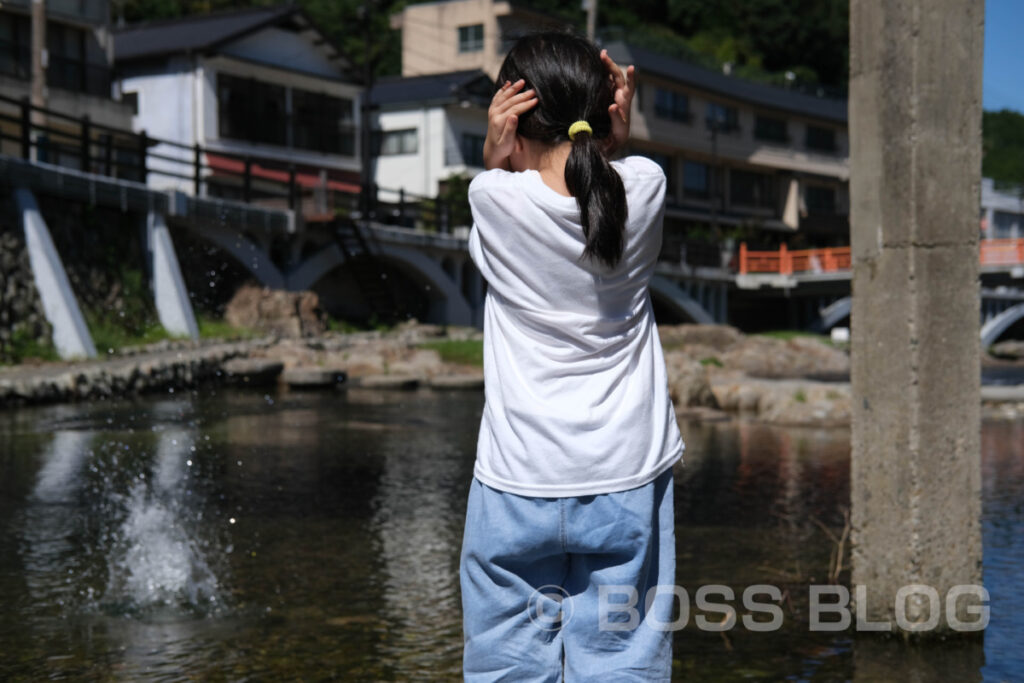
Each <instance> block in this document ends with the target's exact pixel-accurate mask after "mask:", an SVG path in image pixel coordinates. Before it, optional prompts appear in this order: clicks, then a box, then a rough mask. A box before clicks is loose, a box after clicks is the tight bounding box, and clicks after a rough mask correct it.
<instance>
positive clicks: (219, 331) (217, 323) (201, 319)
mask: <svg viewBox="0 0 1024 683" xmlns="http://www.w3.org/2000/svg"><path fill="white" fill-rule="evenodd" d="M196 322H197V323H198V324H199V336H200V337H201V338H203V339H230V340H236V339H253V338H255V337H258V336H260V333H259V331H258V330H253V329H251V328H248V327H235V326H234V325H231V324H229V323H227V322H225V321H224V320H223V319H222V318H208V317H206V316H202V315H201V316H197V318H196Z"/></svg>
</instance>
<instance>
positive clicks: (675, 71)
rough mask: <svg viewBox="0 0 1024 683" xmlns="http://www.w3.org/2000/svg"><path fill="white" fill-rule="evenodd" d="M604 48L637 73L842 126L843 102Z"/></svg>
mask: <svg viewBox="0 0 1024 683" xmlns="http://www.w3.org/2000/svg"><path fill="white" fill-rule="evenodd" d="M607 48H608V54H610V55H611V56H612V58H613V59H614V60H615V61H616V62H617V63H619V64H620V65H626V64H633V65H635V66H636V68H637V69H638V70H640V71H641V73H644V72H646V73H651V74H657V75H658V76H661V77H663V78H668V79H671V80H673V81H677V82H679V83H680V84H683V85H690V86H693V87H695V88H698V89H700V90H706V91H710V92H714V93H716V94H718V95H721V96H722V97H727V98H731V99H736V100H740V101H742V102H749V103H751V104H757V105H761V106H763V107H768V108H771V109H778V110H782V111H787V112H790V113H794V114H802V115H804V116H809V117H812V118H817V119H822V120H827V121H832V122H835V123H843V124H845V123H846V100H842V99H835V98H826V97H814V96H813V95H806V94H804V93H799V92H794V91H792V90H787V89H785V88H779V87H776V86H773V85H767V84H764V83H754V82H752V81H747V80H744V79H742V78H735V77H733V76H726V75H725V74H721V73H718V72H716V71H711V70H709V69H705V68H704V67H701V66H697V65H695V64H691V63H689V62H684V61H682V60H679V59H674V58H672V57H668V56H665V55H661V54H658V53H656V52H652V51H650V50H647V49H644V48H642V47H636V46H635V45H627V44H626V43H621V42H616V43H611V44H610V45H607Z"/></svg>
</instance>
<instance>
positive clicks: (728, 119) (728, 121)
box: [706, 102, 740, 133]
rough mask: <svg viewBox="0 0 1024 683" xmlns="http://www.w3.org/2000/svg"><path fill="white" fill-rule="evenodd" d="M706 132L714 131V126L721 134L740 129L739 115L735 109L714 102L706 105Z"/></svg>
mask: <svg viewBox="0 0 1024 683" xmlns="http://www.w3.org/2000/svg"><path fill="white" fill-rule="evenodd" d="M706 123H707V126H708V130H714V129H715V127H716V125H717V128H718V130H720V131H722V132H723V133H728V132H730V131H735V130H739V129H740V115H739V112H738V111H737V110H736V107H730V106H728V105H725V104H718V103H716V102H709V103H708V117H707V121H706Z"/></svg>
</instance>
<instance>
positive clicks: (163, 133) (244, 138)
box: [114, 5, 362, 202]
mask: <svg viewBox="0 0 1024 683" xmlns="http://www.w3.org/2000/svg"><path fill="white" fill-rule="evenodd" d="M114 59H115V65H116V69H117V78H118V80H119V83H120V88H121V91H122V93H123V96H124V98H125V99H127V100H129V101H130V102H133V103H134V104H135V107H136V115H135V117H134V119H133V125H134V128H135V130H137V131H143V130H144V131H145V132H146V134H147V135H149V136H151V137H153V138H158V139H161V140H167V141H171V142H173V143H176V145H179V146H173V145H168V144H163V145H157V146H156V147H155V148H151V150H150V163H149V168H150V178H149V182H150V184H151V185H156V186H160V187H173V188H177V189H181V190H183V191H185V192H193V191H195V189H196V185H197V183H196V178H195V176H196V174H197V172H196V168H195V167H196V158H197V157H198V156H201V159H200V161H201V165H202V171H201V175H202V177H203V182H202V183H199V185H200V191H201V192H203V193H209V194H212V195H218V196H227V197H236V198H237V197H240V196H243V195H244V193H245V192H246V191H248V192H249V193H251V194H250V196H251V197H252V198H253V199H260V198H263V199H265V200H266V201H268V202H274V201H280V199H281V197H282V187H284V186H285V185H286V184H287V182H288V179H289V174H290V173H291V171H292V169H294V174H295V181H296V183H297V185H298V186H299V187H300V188H301V187H307V188H309V187H315V186H318V185H320V184H324V182H325V184H326V185H327V186H328V188H329V189H332V190H336V191H342V192H358V189H359V180H360V163H359V133H358V131H359V121H358V119H359V105H358V102H359V98H360V95H361V92H362V88H361V86H360V85H358V84H357V83H356V81H355V79H354V78H353V77H352V76H351V75H350V73H349V65H348V63H347V62H346V61H345V60H344V59H343V58H342V57H341V55H340V53H339V51H338V50H337V48H335V47H334V46H333V45H332V43H331V42H330V41H329V40H328V39H327V38H326V37H325V36H324V35H323V34H322V33H321V32H320V31H319V30H318V29H317V28H316V27H315V26H314V25H313V24H312V23H311V22H310V20H309V18H308V17H307V16H306V15H305V14H304V13H303V12H302V11H301V10H300V9H298V8H297V7H295V6H294V5H289V6H284V7H267V8H256V9H248V10H241V11H231V12H221V13H215V14H207V15H200V16H193V17H186V18H183V19H176V20H170V21H159V22H147V23H143V24H138V25H132V26H128V27H125V28H122V29H119V30H118V31H117V32H116V33H115V34H114ZM195 146H199V147H201V148H202V153H201V155H200V154H199V152H197V151H196V148H195ZM160 157H165V158H160ZM247 159H248V162H247V161H246V160H247ZM175 160H179V161H175ZM246 165H248V167H249V170H250V173H251V182H250V185H249V187H248V190H247V189H246V188H245V187H243V182H242V180H241V178H242V175H240V174H242V173H243V172H244V170H245V167H246Z"/></svg>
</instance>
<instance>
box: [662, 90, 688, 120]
mask: <svg viewBox="0 0 1024 683" xmlns="http://www.w3.org/2000/svg"><path fill="white" fill-rule="evenodd" d="M654 114H655V115H656V116H658V117H660V118H663V119H671V120H673V121H682V122H684V123H687V122H689V121H690V98H689V97H687V96H686V95H685V94H684V93H681V92H676V91H675V90H663V89H662V88H655V89H654Z"/></svg>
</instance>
